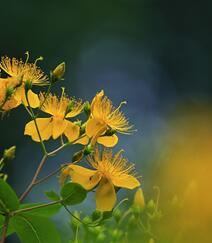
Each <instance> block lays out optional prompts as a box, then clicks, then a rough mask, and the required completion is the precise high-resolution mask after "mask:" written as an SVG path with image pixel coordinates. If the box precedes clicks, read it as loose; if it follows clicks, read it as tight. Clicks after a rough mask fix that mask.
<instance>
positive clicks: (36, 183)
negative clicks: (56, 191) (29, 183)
mask: <svg viewBox="0 0 212 243" xmlns="http://www.w3.org/2000/svg"><path fill="white" fill-rule="evenodd" d="M66 166H68V164H65V165H63V166H61V167H60V168H58V169H57V170H55V171H53V172H51V173H50V174H48V175H47V176H44V177H43V178H41V179H39V180H37V181H35V183H34V185H38V184H40V183H42V182H44V181H46V180H48V179H49V178H50V177H52V176H53V175H56V174H57V173H58V172H60V171H61V170H62V169H63V168H64V167H66Z"/></svg>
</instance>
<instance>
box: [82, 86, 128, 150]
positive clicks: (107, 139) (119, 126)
mask: <svg viewBox="0 0 212 243" xmlns="http://www.w3.org/2000/svg"><path fill="white" fill-rule="evenodd" d="M123 103H125V102H122V103H121V104H120V106H119V107H118V108H115V107H114V106H113V105H112V102H111V101H110V100H109V99H108V98H107V97H106V96H104V91H103V90H102V91H101V92H99V93H97V94H96V96H95V97H94V99H93V101H92V103H91V116H90V118H89V120H88V122H87V125H86V134H87V136H88V137H90V138H92V140H91V143H93V144H94V143H96V142H98V143H100V144H103V145H104V146H106V147H113V146H115V145H116V143H117V142H118V137H117V135H116V134H113V135H110V136H109V135H108V134H107V131H110V130H113V131H115V132H119V133H124V134H129V133H130V131H131V129H132V126H131V125H129V122H128V120H127V118H126V117H125V116H124V115H123V113H122V112H121V111H120V107H121V105H122V104H123Z"/></svg>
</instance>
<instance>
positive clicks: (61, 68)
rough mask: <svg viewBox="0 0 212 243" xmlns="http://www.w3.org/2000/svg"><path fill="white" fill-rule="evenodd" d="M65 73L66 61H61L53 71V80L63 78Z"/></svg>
mask: <svg viewBox="0 0 212 243" xmlns="http://www.w3.org/2000/svg"><path fill="white" fill-rule="evenodd" d="M64 73H65V62H62V63H60V64H59V65H58V66H57V67H56V68H55V69H54V70H53V71H52V74H51V76H52V82H57V81H58V80H60V79H62V77H63V75H64Z"/></svg>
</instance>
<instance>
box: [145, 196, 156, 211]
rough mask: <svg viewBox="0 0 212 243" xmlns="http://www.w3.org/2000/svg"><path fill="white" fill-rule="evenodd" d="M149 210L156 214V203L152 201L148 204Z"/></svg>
mask: <svg viewBox="0 0 212 243" xmlns="http://www.w3.org/2000/svg"><path fill="white" fill-rule="evenodd" d="M147 209H148V210H149V211H150V212H154V211H155V209H156V204H155V202H154V201H153V200H152V199H151V200H150V201H149V202H148V203H147Z"/></svg>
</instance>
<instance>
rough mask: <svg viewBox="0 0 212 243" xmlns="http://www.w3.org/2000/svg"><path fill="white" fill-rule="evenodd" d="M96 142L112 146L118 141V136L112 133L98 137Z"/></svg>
mask: <svg viewBox="0 0 212 243" xmlns="http://www.w3.org/2000/svg"><path fill="white" fill-rule="evenodd" d="M97 142H98V143H100V144H102V145H104V146H105V147H114V146H115V145H116V144H117V143H118V137H117V136H116V135H115V134H113V135H112V136H102V137H98V139H97Z"/></svg>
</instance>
